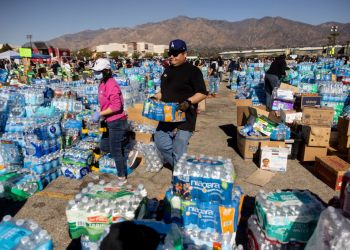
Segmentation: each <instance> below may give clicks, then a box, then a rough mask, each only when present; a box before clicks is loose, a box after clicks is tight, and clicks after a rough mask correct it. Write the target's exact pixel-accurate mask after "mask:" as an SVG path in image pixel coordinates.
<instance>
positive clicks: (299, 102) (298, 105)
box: [294, 95, 322, 111]
mask: <svg viewBox="0 0 350 250" xmlns="http://www.w3.org/2000/svg"><path fill="white" fill-rule="evenodd" d="M321 99H322V97H321V96H318V95H315V96H297V97H296V98H295V101H294V109H295V110H297V111H302V110H303V109H304V108H305V107H319V106H320V105H321Z"/></svg>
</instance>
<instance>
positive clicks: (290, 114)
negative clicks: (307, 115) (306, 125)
mask: <svg viewBox="0 0 350 250" xmlns="http://www.w3.org/2000/svg"><path fill="white" fill-rule="evenodd" d="M280 114H281V121H282V122H284V123H293V122H294V121H301V117H302V116H303V112H296V111H295V110H281V113H280Z"/></svg>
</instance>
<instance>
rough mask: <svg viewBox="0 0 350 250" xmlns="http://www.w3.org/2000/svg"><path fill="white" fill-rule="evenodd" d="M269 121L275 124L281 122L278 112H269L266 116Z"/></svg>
mask: <svg viewBox="0 0 350 250" xmlns="http://www.w3.org/2000/svg"><path fill="white" fill-rule="evenodd" d="M267 117H268V118H269V119H270V120H271V121H273V122H275V123H280V122H281V113H280V111H279V110H277V111H271V112H270V113H269V115H268V116H267Z"/></svg>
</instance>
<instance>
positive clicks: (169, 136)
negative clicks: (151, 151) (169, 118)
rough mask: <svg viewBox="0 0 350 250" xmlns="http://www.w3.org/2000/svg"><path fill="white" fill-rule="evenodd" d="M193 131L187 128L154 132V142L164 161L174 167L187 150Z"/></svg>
mask: <svg viewBox="0 0 350 250" xmlns="http://www.w3.org/2000/svg"><path fill="white" fill-rule="evenodd" d="M192 134H193V132H190V131H185V130H173V131H170V130H169V131H167V130H161V129H157V131H156V133H155V134H154V142H155V144H156V146H157V148H158V150H159V151H160V152H161V154H162V156H163V158H164V161H165V162H167V163H169V164H170V165H171V166H172V167H174V166H175V165H176V163H177V161H178V160H179V159H180V158H181V156H182V155H183V154H184V153H186V152H187V147H188V142H189V140H190V138H191V136H192Z"/></svg>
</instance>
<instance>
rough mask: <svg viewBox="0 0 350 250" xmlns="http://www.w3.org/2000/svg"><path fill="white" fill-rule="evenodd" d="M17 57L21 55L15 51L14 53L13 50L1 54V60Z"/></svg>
mask: <svg viewBox="0 0 350 250" xmlns="http://www.w3.org/2000/svg"><path fill="white" fill-rule="evenodd" d="M16 56H19V54H18V53H17V52H15V51H12V50H8V51H5V52H2V53H0V59H10V58H14V57H16Z"/></svg>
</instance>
